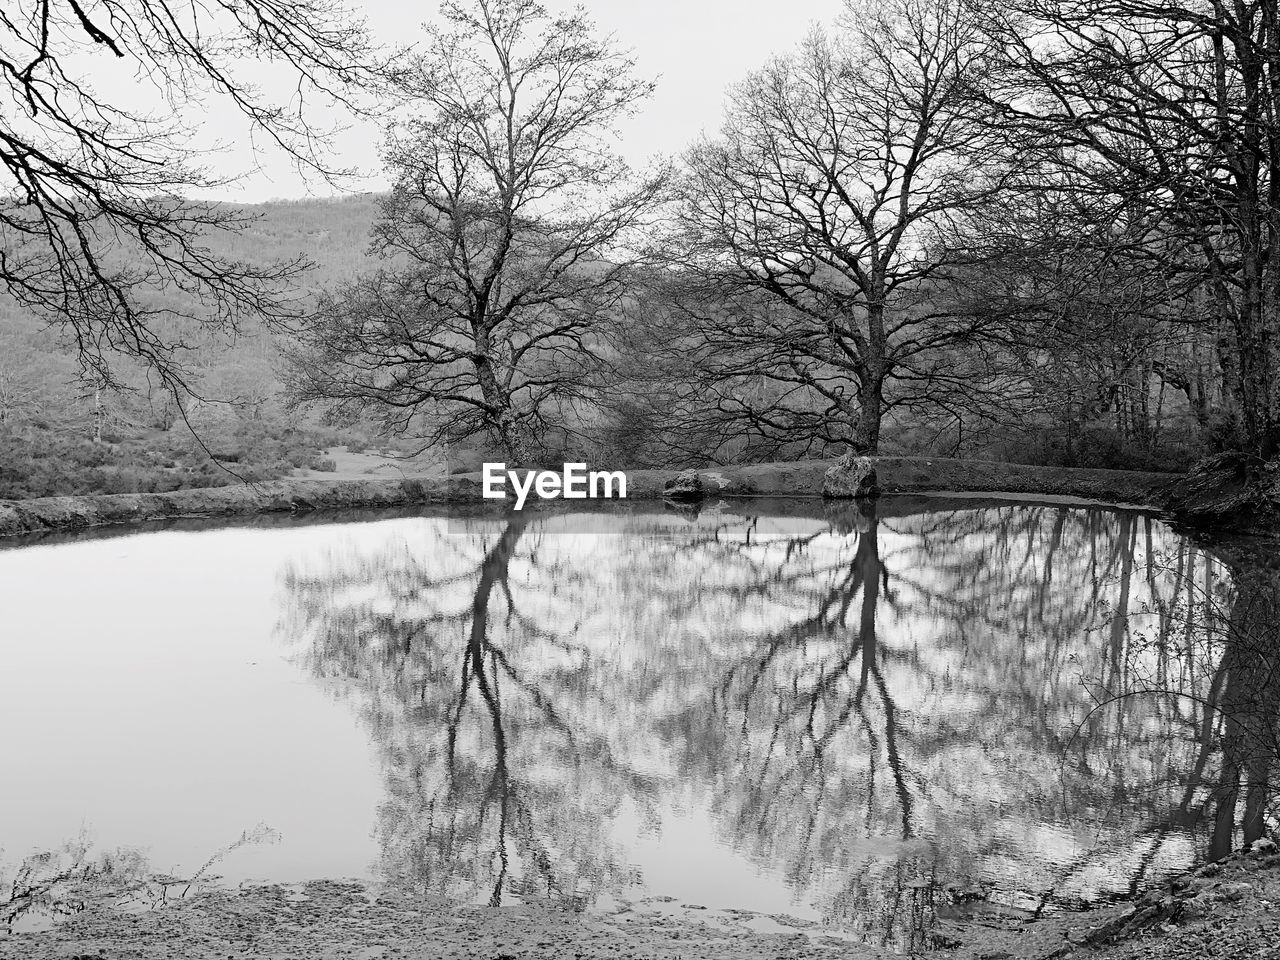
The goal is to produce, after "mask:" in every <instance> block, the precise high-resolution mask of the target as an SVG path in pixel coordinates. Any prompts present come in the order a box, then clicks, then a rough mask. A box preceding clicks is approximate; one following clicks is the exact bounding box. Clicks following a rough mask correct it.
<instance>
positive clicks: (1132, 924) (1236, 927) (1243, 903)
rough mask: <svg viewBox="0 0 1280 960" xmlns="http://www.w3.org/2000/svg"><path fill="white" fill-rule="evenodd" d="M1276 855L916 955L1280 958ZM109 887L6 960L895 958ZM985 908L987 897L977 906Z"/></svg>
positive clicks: (805, 935) (250, 892) (735, 937)
mask: <svg viewBox="0 0 1280 960" xmlns="http://www.w3.org/2000/svg"><path fill="white" fill-rule="evenodd" d="M1278 868H1280V854H1278V853H1276V845H1275V843H1274V842H1273V841H1271V840H1264V841H1261V842H1260V843H1259V844H1258V845H1257V848H1256V849H1254V850H1252V851H1249V852H1245V851H1238V852H1236V853H1234V854H1232V855H1230V856H1229V857H1227V858H1226V859H1225V860H1222V861H1218V862H1216V863H1209V864H1204V865H1201V866H1199V867H1197V868H1195V869H1193V870H1191V871H1189V872H1187V873H1184V874H1181V875H1179V876H1176V877H1173V878H1171V879H1170V880H1167V881H1165V882H1163V883H1158V884H1151V885H1149V886H1147V887H1146V888H1145V889H1144V890H1143V891H1142V892H1141V894H1140V895H1135V896H1134V897H1133V898H1132V899H1128V900H1125V901H1120V902H1112V903H1101V904H1098V905H1096V906H1094V907H1093V908H1091V909H1088V910H1084V911H1059V912H1055V913H1051V914H1046V915H1043V916H1039V917H1032V918H1025V917H1019V916H1017V915H1016V914H1010V913H1008V912H1005V911H1002V910H1000V909H999V908H998V905H996V904H990V905H989V906H990V907H992V908H994V909H990V910H976V911H970V910H966V909H963V907H964V905H963V904H962V905H961V908H960V909H957V908H954V907H953V908H951V909H950V910H949V911H947V912H946V915H945V916H944V911H943V909H941V908H939V909H938V910H937V911H936V912H933V911H931V914H932V915H931V916H927V917H926V916H922V917H921V918H920V919H921V926H920V927H919V928H918V930H917V931H916V934H915V936H913V940H916V941H917V942H916V945H915V949H913V950H912V951H911V953H912V955H915V956H918V955H928V956H937V957H950V958H953V960H994V958H1000V960H1059V958H1063V957H1068V956H1077V957H1086V956H1087V957H1092V958H1095V960H1104V958H1105V960H1140V958H1146V960H1150V958H1153V957H1159V958H1167V960H1190V958H1209V957H1223V958H1227V957H1239V956H1253V957H1275V956H1280V946H1277V945H1276V944H1277V943H1278V942H1280V940H1278V939H1277V937H1278V935H1280V915H1278V913H1277V911H1276V909H1275V907H1274V904H1275V903H1276V902H1277V901H1278V900H1280V869H1278ZM112 899H113V898H112V897H111V896H108V895H104V896H102V897H99V898H94V899H90V900H89V901H88V902H86V904H85V909H84V910H82V911H80V912H78V913H76V914H75V915H73V916H71V917H70V918H68V919H66V920H65V921H63V922H61V923H57V924H55V925H53V926H51V927H47V928H45V929H42V930H38V931H30V932H15V933H13V934H9V935H7V936H6V935H3V934H0V960H19V958H21V960H44V958H48V960H54V958H61V960H65V958H67V957H88V956H96V957H117V956H119V957H123V956H128V957H133V958H138V960H161V958H168V957H173V956H182V957H184V958H190V960H215V958H216V960H221V958H223V957H227V956H232V955H243V954H250V955H252V956H255V957H261V958H272V960H301V958H302V957H315V956H325V957H358V958H361V960H390V958H391V957H393V956H413V957H417V958H421V960H464V958H466V960H494V958H498V960H502V958H507V960H514V958H516V957H522V958H526V960H552V958H557V960H558V958H561V957H567V956H573V957H578V958H580V960H606V958H608V960H614V958H622V960H626V958H636V960H638V958H642V957H643V958H646V960H657V958H662V960H677V958H686V957H705V958H714V960H738V958H742V960H747V958H756V957H761V958H779V960H781V958H784V957H785V958H788V960H888V958H890V957H898V956H902V955H903V954H902V953H899V952H895V950H894V948H893V947H886V946H883V945H878V944H875V943H870V942H867V941H866V940H865V939H862V938H861V937H859V936H857V935H855V934H853V933H852V932H849V931H843V930H839V929H835V928H831V927H827V926H825V925H824V924H823V923H822V922H820V921H816V920H813V921H806V920H800V919H797V918H794V917H790V916H786V915H783V914H765V913H759V912H756V911H750V910H736V909H725V908H711V909H708V908H707V907H705V906H702V905H700V904H695V903H681V902H680V901H678V900H671V898H664V897H650V898H646V899H644V900H642V901H636V902H630V901H618V902H616V903H614V904H613V905H612V907H611V908H607V909H600V910H587V911H581V912H575V911H571V910H567V909H564V908H558V907H556V906H554V905H546V904H531V903H525V904H511V905H505V906H499V907H492V906H491V907H483V906H475V905H467V904H459V903H451V902H448V901H445V900H440V899H438V898H432V897H429V896H424V895H422V894H420V893H415V892H414V891H412V890H409V889H406V888H403V887H399V886H395V885H388V884H380V883H376V882H369V881H354V880H345V881H344V880H314V881H309V882H302V883H286V884H282V883H275V884H252V885H244V886H241V887H238V888H220V887H214V888H208V889H204V890H200V891H197V892H195V893H193V894H192V895H191V896H188V897H183V898H181V899H173V900H165V901H163V902H161V903H156V904H152V905H150V906H149V907H144V908H142V909H136V908H134V909H130V908H128V907H123V906H121V904H120V903H119V902H118V901H117V903H116V904H115V905H112V903H110V902H109V901H110V900H112ZM969 906H978V907H981V906H982V904H977V905H974V904H969Z"/></svg>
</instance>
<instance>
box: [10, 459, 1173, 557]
mask: <svg viewBox="0 0 1280 960" xmlns="http://www.w3.org/2000/svg"><path fill="white" fill-rule="evenodd" d="M835 462H836V461H835V460H834V459H831V460H808V461H798V462H794V463H763V464H753V465H750V466H741V467H724V468H709V469H704V470H697V471H695V472H696V473H697V474H698V475H699V477H700V478H701V479H702V482H703V487H704V490H705V491H706V495H705V497H704V501H703V502H705V501H706V500H711V501H715V500H718V499H720V498H729V499H737V498H781V497H785V498H794V499H803V500H821V499H822V478H823V475H824V474H825V472H826V470H827V468H828V467H830V466H831V465H832V464H834V463H835ZM876 470H877V473H878V474H879V477H880V488H881V492H882V493H883V494H886V495H895V494H918V495H922V496H923V495H934V496H942V497H946V496H957V495H958V496H961V497H970V496H972V497H979V496H981V495H983V494H987V495H992V496H998V497H1004V498H1014V499H1017V498H1023V499H1035V498H1037V497H1043V498H1052V499H1051V500H1049V501H1046V502H1056V501H1059V500H1060V498H1061V502H1067V501H1070V503H1069V505H1086V504H1100V505H1111V506H1116V507H1120V508H1124V509H1139V510H1144V511H1148V512H1153V513H1160V512H1163V510H1164V507H1163V504H1164V502H1165V499H1166V495H1167V494H1166V491H1167V489H1168V487H1169V486H1170V485H1171V484H1172V483H1173V482H1175V481H1176V480H1177V479H1178V478H1179V476H1180V475H1179V474H1163V473H1141V472H1137V471H1126V470H1094V469H1091V468H1086V467H1032V466H1027V465H1025V464H1007V463H997V462H994V461H983V460H951V459H945V458H922V457H878V458H876ZM680 472H681V471H676V470H653V469H646V470H629V471H626V474H627V497H626V500H627V501H659V502H661V501H662V500H663V499H664V495H663V484H664V483H665V482H667V481H669V480H671V479H673V478H674V477H675V476H676V475H677V474H678V473H680ZM617 502H618V501H595V503H597V504H599V503H605V504H616V503H617ZM685 502H690V501H685ZM692 502H694V503H696V502H697V501H692ZM583 503H585V504H590V503H592V501H581V502H580V504H579V505H581V504H583ZM432 504H436V505H454V506H459V505H465V506H470V507H480V508H490V509H493V508H494V507H495V506H496V504H493V503H490V502H487V501H485V500H483V499H482V497H481V480H480V474H479V473H469V474H456V475H453V476H449V477H440V476H433V477H414V476H406V477H401V478H395V479H373V478H371V479H361V480H350V479H343V480H317V479H303V478H296V479H285V480H277V481H272V482H270V483H261V484H254V485H248V484H235V485H229V486H225V487H206V488H200V489H193V490H175V491H173V492H170V493H140V494H132V493H119V494H87V495H82V496H67V497H42V498H39V499H33V500H0V538H8V537H22V536H31V535H39V534H44V533H52V532H58V531H67V532H70V531H76V530H87V529H93V528H97V527H104V526H120V525H132V524H140V523H151V522H156V521H183V520H217V519H234V518H243V517H249V516H255V515H271V514H291V515H299V514H309V513H312V512H320V511H324V512H328V511H351V510H368V509H395V508H408V507H420V506H425V505H432Z"/></svg>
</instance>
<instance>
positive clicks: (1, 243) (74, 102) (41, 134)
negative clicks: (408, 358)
mask: <svg viewBox="0 0 1280 960" xmlns="http://www.w3.org/2000/svg"><path fill="white" fill-rule="evenodd" d="M23 6H24V8H25V9H22V10H18V9H7V10H6V11H5V12H4V13H3V14H0V76H2V78H3V79H2V81H0V92H2V93H3V97H2V98H0V103H2V106H0V192H2V194H3V195H2V196H0V287H2V288H3V289H4V290H5V291H7V292H8V293H9V294H10V295H11V296H13V297H14V298H16V300H17V301H18V302H19V303H21V304H23V305H24V306H26V307H28V308H31V309H33V310H35V311H37V312H39V313H40V314H42V315H44V316H46V317H48V318H50V320H51V321H52V322H53V323H54V324H55V325H57V326H59V327H60V329H61V330H62V332H64V333H65V334H66V337H67V339H68V341H69V342H70V344H71V346H72V348H73V349H74V351H75V353H76V355H77V357H78V359H79V363H80V367H81V370H82V372H84V373H86V374H87V375H89V376H90V378H91V379H93V380H95V381H96V382H100V383H104V384H115V383H116V378H115V377H114V375H113V372H112V362H111V360H112V356H113V355H118V354H123V355H126V356H128V357H131V358H134V359H136V360H138V361H141V362H142V364H144V366H145V367H147V368H149V369H150V370H151V372H152V373H154V374H156V375H157V376H158V378H159V380H160V381H161V382H162V383H163V384H164V385H165V386H166V388H168V389H169V390H171V391H173V392H174V393H175V394H180V393H182V392H185V391H186V390H187V389H188V382H187V379H186V376H187V375H186V372H185V364H184V363H183V352H184V350H185V349H186V348H187V347H188V346H189V344H190V341H191V340H192V339H193V338H194V336H195V335H196V334H197V333H200V334H205V335H214V336H216V337H227V338H229V337H234V336H235V335H236V333H237V332H238V331H239V329H240V326H241V324H242V323H243V322H244V320H245V318H247V317H248V316H257V317H262V318H264V319H265V320H266V322H267V323H268V324H269V325H278V324H280V323H283V322H284V321H285V320H286V319H288V318H289V317H290V315H291V314H292V312H293V304H292V303H291V302H290V292H289V290H288V287H289V285H290V281H291V280H293V278H294V277H295V276H296V275H297V274H298V272H299V271H300V269H302V267H303V266H304V263H303V262H301V261H297V260H295V261H289V262H281V263H276V264H268V265H251V264H248V263H242V262H238V261H236V260H234V259H231V258H228V257H226V256H223V255H220V254H218V253H216V252H215V251H214V250H213V249H212V248H211V247H210V245H209V244H208V240H209V238H210V235H211V234H213V233H217V232H219V231H227V230H233V231H234V230H236V229H239V228H241V227H243V226H244V225H245V224H246V223H248V222H249V218H248V217H247V216H246V215H245V214H243V213H242V212H237V211H235V210H233V209H231V208H228V207H226V206H223V205H218V204H214V203H209V202H201V201H197V200H193V199H191V198H190V197H191V194H192V193H193V192H196V191H200V190H206V191H207V190H209V189H211V188H213V187H216V186H218V185H219V184H220V182H221V181H219V179H218V178H216V177H214V176H212V175H210V174H209V173H208V172H207V171H206V170H204V169H202V168H201V167H200V166H199V165H198V164H197V162H196V160H197V158H196V153H195V150H194V149H193V147H192V146H191V144H192V142H193V140H192V138H193V130H192V129H191V126H190V121H184V120H182V119H181V115H182V111H183V107H184V106H185V105H187V104H191V103H194V102H196V101H199V100H202V99H205V98H210V99H216V100H220V101H225V102H228V103H230V104H232V105H233V106H234V107H235V108H237V109H238V110H239V112H240V113H241V114H243V116H244V117H245V118H246V120H247V122H248V124H249V126H250V129H251V130H252V132H253V133H254V134H255V135H257V136H259V137H261V138H262V139H264V140H265V141H266V142H268V143H271V144H274V145H275V146H276V147H278V148H280V149H282V150H284V151H286V152H287V153H288V154H289V155H290V156H291V157H292V158H293V159H294V160H295V161H296V162H297V163H298V164H299V165H300V166H302V167H304V168H306V169H309V170H311V171H313V172H315V173H318V174H321V175H329V176H331V175H335V174H337V173H338V172H339V171H337V170H335V169H334V168H332V167H331V166H330V165H329V164H328V163H327V161H326V160H325V158H324V153H323V151H322V149H321V147H322V144H323V135H324V131H322V130H318V129H317V128H316V127H314V126H313V123H312V118H313V117H314V116H315V114H314V113H313V112H312V111H313V106H314V103H315V101H328V102H329V103H338V104H344V105H347V106H355V105H356V98H357V95H358V92H359V91H360V90H361V89H363V88H365V87H366V86H367V85H369V84H373V83H376V82H379V81H380V80H381V79H383V78H384V77H385V76H386V72H385V70H384V69H383V67H382V65H381V64H380V63H379V62H378V60H377V56H376V54H375V52H374V49H373V47H372V46H371V44H370V42H369V40H368V38H367V36H366V34H365V31H364V28H363V25H362V23H361V22H360V21H359V20H358V19H357V18H355V17H353V16H352V14H351V13H350V11H348V10H346V9H345V8H344V7H343V6H342V5H341V3H339V2H337V0H256V2H253V3H240V2H237V0H212V2H208V3H199V4H187V3H174V2H170V0H80V2H77V0H34V2H32V3H29V4H25V5H23ZM255 62H272V63H275V64H278V65H283V67H285V68H287V70H288V72H289V74H290V75H291V77H292V78H293V79H292V81H291V82H289V83H287V84H285V86H284V89H285V91H286V93H285V94H284V95H283V96H279V95H277V91H276V90H264V89H260V88H259V87H257V86H256V85H255V84H254V82H253V80H252V78H251V77H249V76H248V75H247V74H246V65H250V64H253V63H255ZM107 64H112V65H113V66H112V69H114V70H121V69H122V70H123V72H121V73H120V75H121V76H128V75H130V74H132V76H133V77H134V78H136V82H135V83H134V84H133V86H132V88H131V90H130V92H129V93H128V94H125V95H122V96H121V97H108V96H107V95H105V94H103V93H102V92H101V88H100V86H98V85H95V84H94V83H93V82H92V81H91V78H90V73H91V72H92V71H95V70H103V68H104V67H106V66H107ZM116 65H118V66H116ZM104 72H105V71H104ZM126 100H127V101H128V102H125V101H126Z"/></svg>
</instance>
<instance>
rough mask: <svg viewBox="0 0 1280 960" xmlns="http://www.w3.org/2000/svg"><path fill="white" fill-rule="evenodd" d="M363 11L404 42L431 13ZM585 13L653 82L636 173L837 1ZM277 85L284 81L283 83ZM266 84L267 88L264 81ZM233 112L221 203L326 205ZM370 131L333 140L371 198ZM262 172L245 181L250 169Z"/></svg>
mask: <svg viewBox="0 0 1280 960" xmlns="http://www.w3.org/2000/svg"><path fill="white" fill-rule="evenodd" d="M544 3H545V5H546V6H547V7H548V8H550V9H552V10H567V9H569V8H571V7H572V6H573V3H571V2H569V0H544ZM352 5H353V6H355V7H356V8H357V9H362V10H363V11H364V14H365V16H366V17H367V18H368V22H369V25H370V27H371V28H372V30H373V32H374V33H375V35H376V36H378V37H379V38H380V39H382V40H384V41H387V42H404V41H405V40H412V39H416V38H420V37H421V36H422V23H423V21H424V20H425V19H426V18H427V17H429V16H431V15H432V14H433V13H434V10H435V3H434V2H432V0H428V2H427V3H422V2H407V3H406V2H399V0H397V2H385V0H352ZM583 6H584V7H585V8H586V10H587V13H588V15H589V16H590V17H591V18H592V19H593V20H594V21H595V22H596V24H597V25H598V27H599V28H600V29H601V30H602V31H603V32H607V33H612V34H613V35H614V36H615V38H616V40H617V42H618V44H619V46H621V47H623V48H626V49H630V50H631V51H632V52H633V54H634V56H635V58H636V61H637V68H638V70H639V72H640V74H641V75H642V76H646V77H653V78H656V79H657V81H658V88H657V92H656V94H655V95H654V97H653V98H652V99H651V100H650V101H649V102H648V103H647V105H646V106H644V108H643V109H642V111H641V112H640V113H639V114H638V115H637V116H635V117H633V118H631V119H629V120H628V121H626V122H625V124H624V125H623V126H622V127H621V129H620V130H619V133H620V135H621V138H622V139H621V142H620V144H619V150H620V152H621V153H622V155H623V156H624V157H625V158H626V159H627V161H628V162H629V163H631V164H632V165H633V166H637V167H640V166H643V165H644V164H645V163H646V161H647V160H648V159H649V158H650V157H653V156H655V155H673V154H677V153H679V152H680V151H681V150H682V149H683V148H684V147H685V146H686V145H687V144H689V143H690V142H691V141H693V140H694V139H696V138H697V137H698V136H699V134H700V133H701V132H702V131H703V130H706V131H707V132H708V133H714V132H715V131H716V130H717V129H718V128H719V126H720V123H721V118H722V115H723V104H724V94H725V90H726V88H727V87H729V86H730V85H731V84H733V83H734V82H736V81H738V80H740V79H742V78H743V77H744V76H745V75H746V74H747V73H749V72H750V71H751V70H753V69H755V68H757V67H759V66H761V65H763V64H764V63H765V62H766V61H767V60H768V59H769V57H770V56H771V55H773V54H775V53H783V52H786V51H787V50H790V49H792V48H794V47H795V46H796V44H797V43H799V41H800V40H801V39H802V38H803V37H804V35H805V34H806V33H807V32H808V31H809V29H810V28H811V26H812V25H813V24H815V23H830V22H831V21H832V20H834V18H835V17H836V16H837V15H838V14H839V13H840V11H841V9H842V7H843V4H842V0H795V2H793V3H790V4H784V3H780V2H777V0H585V3H584V4H583ZM282 79H283V75H282ZM268 82H269V81H268ZM238 125H239V124H238V121H237V118H236V117H235V116H234V115H233V114H232V113H231V112H230V111H221V110H217V109H210V110H208V113H207V123H205V124H204V130H205V133H206V135H209V136H213V135H215V134H216V135H217V137H218V139H219V141H220V142H221V143H222V144H223V145H224V148H223V150H222V152H221V153H220V154H218V155H217V156H216V157H213V158H210V160H209V161H208V163H209V165H210V166H211V168H214V169H217V170H218V171H219V172H222V171H227V172H228V173H233V174H235V177H236V178H235V180H234V182H233V183H232V184H230V185H229V186H228V187H226V188H223V189H221V190H220V191H219V193H218V196H219V198H220V199H227V200H232V201H235V202H242V203H257V202H261V201H265V200H271V199H289V198H298V197H305V196H328V195H332V194H333V193H334V192H335V191H334V190H333V189H332V188H331V187H329V186H328V185H327V184H324V183H322V182H316V181H314V180H310V181H309V180H307V179H305V178H303V177H302V176H300V175H299V174H298V173H297V172H296V171H295V170H294V169H293V168H292V165H291V164H290V163H289V162H288V161H287V160H286V159H285V158H283V157H281V156H276V155H272V154H271V153H270V152H269V151H265V150H259V151H258V152H257V155H256V158H255V154H254V151H253V150H252V149H251V148H250V147H249V146H248V144H247V143H246V138H245V136H244V134H243V131H241V130H238V129H237V126H238ZM379 142H380V134H379V132H378V130H377V129H376V128H375V127H372V126H369V125H364V126H360V125H357V126H353V127H351V128H349V129H348V130H347V131H345V132H344V133H342V134H339V135H338V136H336V137H335V138H334V140H333V149H334V151H335V153H336V154H337V155H338V156H339V157H340V159H341V162H342V163H343V164H344V165H347V166H353V167H358V168H360V169H361V170H363V171H364V172H365V174H366V176H365V177H363V178H362V179H360V180H358V181H356V182H354V183H352V184H350V185H349V189H357V190H376V189H380V188H381V187H383V186H385V180H383V179H382V178H381V177H380V176H379V175H378V171H379V167H380V164H379V161H378V144H379ZM255 163H256V165H257V166H259V167H260V168H261V170H260V172H257V173H250V172H249V171H250V170H251V169H252V168H253V167H254V165H255Z"/></svg>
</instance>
